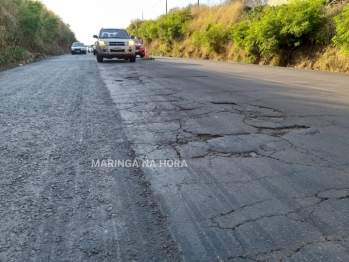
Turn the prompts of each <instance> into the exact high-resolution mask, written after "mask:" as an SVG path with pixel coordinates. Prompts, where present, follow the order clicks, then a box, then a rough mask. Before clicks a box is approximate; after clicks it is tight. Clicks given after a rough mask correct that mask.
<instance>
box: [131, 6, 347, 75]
mask: <svg viewBox="0 0 349 262" xmlns="http://www.w3.org/2000/svg"><path fill="white" fill-rule="evenodd" d="M247 2H248V5H246V3H247ZM265 2H266V1H253V0H250V1H239V0H226V1H225V2H224V3H222V4H220V5H215V6H206V5H201V6H199V7H198V6H196V5H190V6H188V7H186V8H175V9H173V10H171V11H170V12H169V13H168V14H167V15H162V16H160V17H159V18H158V19H155V20H145V21H142V20H139V19H138V20H133V21H132V22H131V24H130V25H129V27H128V30H129V31H130V33H131V34H132V35H136V36H138V37H139V38H141V39H143V41H144V42H145V44H146V45H148V47H149V48H150V51H151V53H152V54H158V55H165V56H177V57H196V58H204V59H218V60H226V61H234V62H244V63H258V64H268V65H279V66H299V67H304V68H313V69H324V70H333V71H342V72H348V71H349V56H348V55H349V29H348V28H349V4H346V2H347V1H328V0H292V1H290V3H289V4H287V5H286V4H284V5H280V6H268V5H266V4H265ZM331 3H332V4H331Z"/></svg>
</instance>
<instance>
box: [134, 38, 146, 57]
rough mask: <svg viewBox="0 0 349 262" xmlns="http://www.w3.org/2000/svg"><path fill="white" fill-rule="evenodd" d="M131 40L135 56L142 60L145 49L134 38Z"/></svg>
mask: <svg viewBox="0 0 349 262" xmlns="http://www.w3.org/2000/svg"><path fill="white" fill-rule="evenodd" d="M133 40H134V41H135V47H136V55H139V56H140V57H141V58H143V57H144V56H145V49H144V46H143V44H142V42H141V41H140V40H139V39H138V38H134V39H133Z"/></svg>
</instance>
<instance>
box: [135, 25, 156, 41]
mask: <svg viewBox="0 0 349 262" xmlns="http://www.w3.org/2000/svg"><path fill="white" fill-rule="evenodd" d="M135 35H136V36H138V37H140V38H142V39H143V40H145V41H151V40H155V39H157V38H158V37H159V33H158V26H157V24H156V22H155V21H153V20H146V21H143V22H142V23H141V25H140V27H139V28H138V30H137V32H136V34H135Z"/></svg>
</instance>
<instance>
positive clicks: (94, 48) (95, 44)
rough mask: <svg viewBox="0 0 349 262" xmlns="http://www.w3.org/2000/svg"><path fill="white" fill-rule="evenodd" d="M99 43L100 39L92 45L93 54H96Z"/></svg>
mask: <svg viewBox="0 0 349 262" xmlns="http://www.w3.org/2000/svg"><path fill="white" fill-rule="evenodd" d="M97 45H98V41H96V42H95V43H94V44H93V47H92V49H93V51H92V52H93V55H96V51H97Z"/></svg>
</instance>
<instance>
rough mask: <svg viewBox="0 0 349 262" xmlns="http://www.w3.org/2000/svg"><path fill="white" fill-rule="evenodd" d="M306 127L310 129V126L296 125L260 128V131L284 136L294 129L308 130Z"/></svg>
mask: <svg viewBox="0 0 349 262" xmlns="http://www.w3.org/2000/svg"><path fill="white" fill-rule="evenodd" d="M306 129H309V127H307V126H298V125H294V126H290V127H275V128H260V130H259V132H260V133H261V134H265V135H272V136H275V137H282V136H284V135H286V134H288V133H290V132H292V131H298V130H306Z"/></svg>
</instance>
